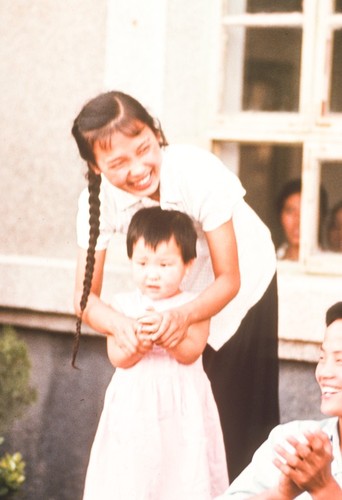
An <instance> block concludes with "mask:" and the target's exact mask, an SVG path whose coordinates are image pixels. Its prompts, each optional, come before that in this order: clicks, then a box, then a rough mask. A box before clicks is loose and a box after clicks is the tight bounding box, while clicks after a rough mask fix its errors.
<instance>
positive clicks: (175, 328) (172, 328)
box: [151, 309, 189, 349]
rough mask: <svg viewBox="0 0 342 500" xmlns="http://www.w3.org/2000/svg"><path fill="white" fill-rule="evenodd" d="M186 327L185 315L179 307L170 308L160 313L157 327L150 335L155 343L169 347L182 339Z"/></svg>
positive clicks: (165, 347) (174, 345)
mask: <svg viewBox="0 0 342 500" xmlns="http://www.w3.org/2000/svg"><path fill="white" fill-rule="evenodd" d="M188 328H189V323H188V321H187V316H186V315H185V314H184V313H182V311H181V310H180V309H170V310H169V311H164V312H163V313H162V315H161V322H160V325H159V328H158V330H157V331H155V333H153V334H152V335H151V337H152V339H153V341H154V342H155V343H156V344H157V345H160V346H162V347H164V349H169V348H173V347H176V346H177V345H178V344H179V343H180V342H181V341H182V340H184V338H185V336H186V333H187V330H188Z"/></svg>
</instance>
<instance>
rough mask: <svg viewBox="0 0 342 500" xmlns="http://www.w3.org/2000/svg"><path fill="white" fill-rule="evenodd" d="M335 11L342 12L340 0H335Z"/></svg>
mask: <svg viewBox="0 0 342 500" xmlns="http://www.w3.org/2000/svg"><path fill="white" fill-rule="evenodd" d="M335 12H342V0H335Z"/></svg>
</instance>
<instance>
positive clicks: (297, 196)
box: [277, 179, 302, 260]
mask: <svg viewBox="0 0 342 500" xmlns="http://www.w3.org/2000/svg"><path fill="white" fill-rule="evenodd" d="M301 192H302V182H301V180H300V179H293V180H291V181H289V182H288V183H287V184H285V186H284V187H283V189H282V190H281V192H280V194H279V196H278V200H277V210H278V215H279V219H280V224H281V227H282V230H283V233H284V236H285V241H284V243H282V244H281V245H280V247H279V248H278V250H277V257H278V259H280V260H298V259H299V241H300V203H301Z"/></svg>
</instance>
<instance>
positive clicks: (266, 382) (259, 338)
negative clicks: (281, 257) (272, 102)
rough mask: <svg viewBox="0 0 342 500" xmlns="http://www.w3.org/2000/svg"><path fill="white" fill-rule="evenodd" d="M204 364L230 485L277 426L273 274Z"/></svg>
mask: <svg viewBox="0 0 342 500" xmlns="http://www.w3.org/2000/svg"><path fill="white" fill-rule="evenodd" d="M203 366H204V369H205V371H206V373H207V375H208V377H209V379H210V381H211V386H212V390H213V393H214V397H215V400H216V403H217V407H218V411H219V414H220V419H221V426H222V431H223V436H224V441H225V448H226V455H227V463H228V473H229V480H230V482H232V481H233V479H235V477H236V476H237V475H238V474H239V473H240V472H241V471H242V470H243V469H244V468H245V467H246V466H247V465H248V463H249V462H250V461H251V458H252V455H253V453H254V451H255V450H256V449H257V448H258V447H259V446H260V444H261V443H262V442H263V441H265V439H266V438H267V436H268V434H269V432H270V431H271V429H272V428H273V427H274V426H276V425H278V424H279V400H278V379H279V362H278V292H277V277H276V275H275V276H274V278H273V279H272V281H271V283H270V285H269V287H268V289H267V290H266V292H265V293H264V295H263V297H262V298H261V299H260V300H259V302H257V304H255V305H254V306H253V307H252V308H251V309H250V310H249V311H248V313H247V314H246V316H245V317H244V319H243V321H242V322H241V325H240V327H239V328H238V330H237V331H236V333H235V334H234V335H233V336H232V337H231V338H230V339H229V340H228V341H227V342H226V343H225V344H224V345H223V346H222V347H221V349H219V350H218V351H215V350H214V349H213V348H212V347H210V346H209V345H207V347H206V349H205V351H204V353H203Z"/></svg>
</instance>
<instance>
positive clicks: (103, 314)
mask: <svg viewBox="0 0 342 500" xmlns="http://www.w3.org/2000/svg"><path fill="white" fill-rule="evenodd" d="M86 258H87V251H86V250H84V249H79V251H78V257H77V267H76V283H75V294H74V304H75V311H76V314H77V315H79V314H80V312H81V311H80V301H81V297H82V292H83V280H84V270H85V266H86ZM105 258H106V250H100V251H97V252H95V266H94V274H93V279H92V284H91V291H90V294H89V297H88V302H87V305H86V308H85V310H84V311H83V316H82V319H83V320H84V322H85V323H87V324H88V325H89V326H91V327H92V328H93V329H94V330H96V331H97V332H99V333H104V334H106V335H113V336H114V337H115V340H116V342H117V344H118V346H119V347H120V348H121V349H123V351H124V352H125V353H126V354H135V353H137V349H138V348H139V343H138V340H137V337H136V335H135V323H136V322H135V320H133V319H131V318H127V317H126V316H124V315H123V314H121V313H119V312H117V311H115V310H114V309H113V308H112V307H111V306H109V305H107V304H105V303H104V302H103V301H102V300H101V299H100V293H101V288H102V281H103V269H104V262H105Z"/></svg>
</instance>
